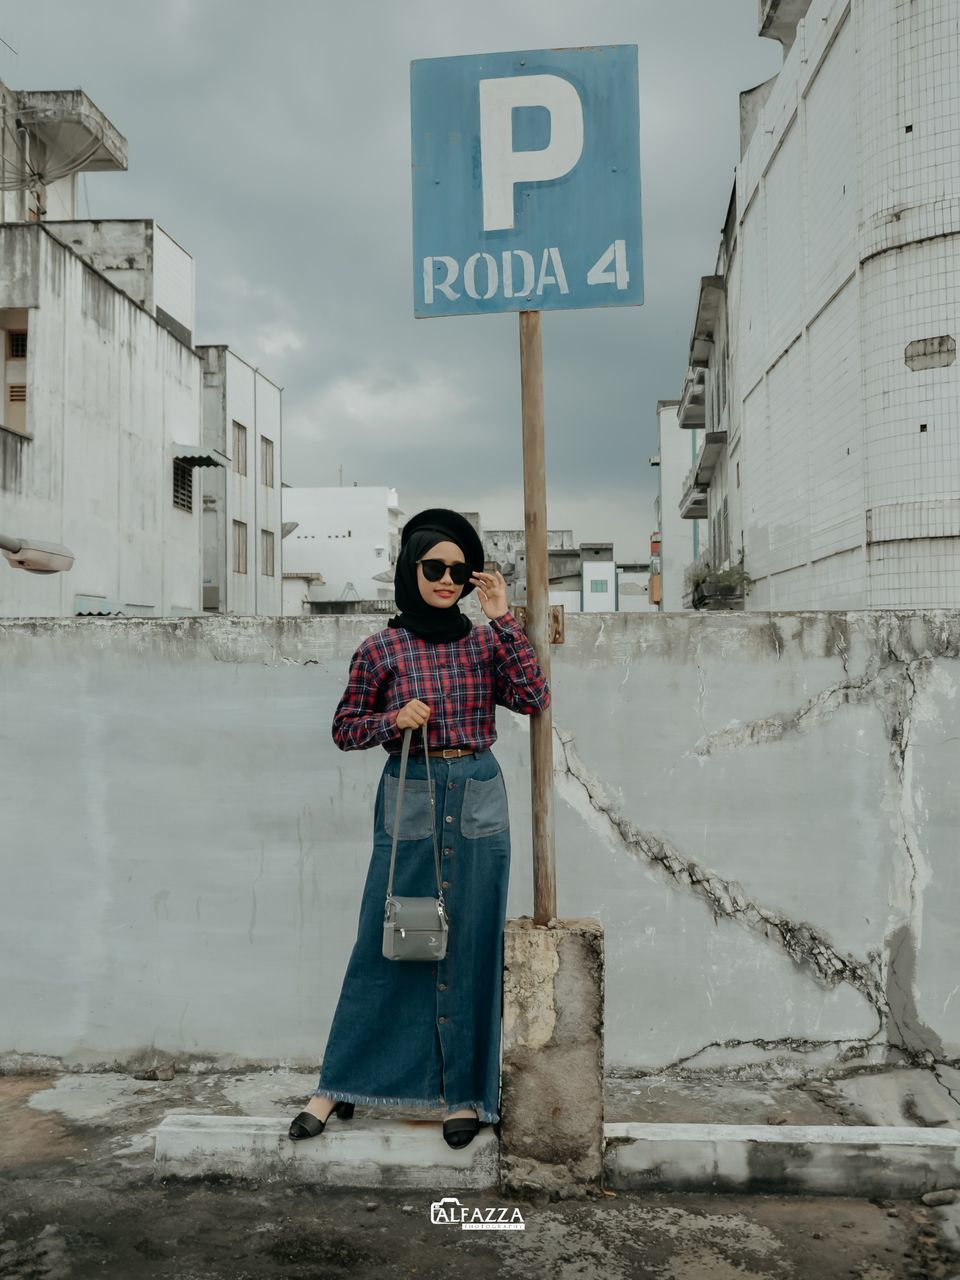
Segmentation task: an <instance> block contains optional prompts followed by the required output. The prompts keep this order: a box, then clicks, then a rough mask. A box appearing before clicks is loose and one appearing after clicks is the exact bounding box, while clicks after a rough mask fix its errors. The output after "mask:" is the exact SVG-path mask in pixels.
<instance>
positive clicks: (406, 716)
mask: <svg viewBox="0 0 960 1280" xmlns="http://www.w3.org/2000/svg"><path fill="white" fill-rule="evenodd" d="M429 719H430V708H429V707H428V706H427V704H426V703H425V702H421V701H420V700H419V698H412V699H411V700H410V701H409V702H408V703H407V705H406V706H405V707H401V708H400V710H399V711H398V712H397V728H398V729H419V728H420V727H421V725H425V724H426V723H427V721H428V720H429Z"/></svg>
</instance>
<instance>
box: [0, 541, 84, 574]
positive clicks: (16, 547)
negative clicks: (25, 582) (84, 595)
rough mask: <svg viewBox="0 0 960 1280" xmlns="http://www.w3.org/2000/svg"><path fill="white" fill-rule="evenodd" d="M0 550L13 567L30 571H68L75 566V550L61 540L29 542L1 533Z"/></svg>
mask: <svg viewBox="0 0 960 1280" xmlns="http://www.w3.org/2000/svg"><path fill="white" fill-rule="evenodd" d="M0 551H2V552H3V554H4V556H5V557H6V560H7V563H8V564H9V565H10V566H11V568H13V569H26V571H27V572H28V573H66V571H67V570H68V569H72V568H73V559H74V556H73V552H72V551H71V550H70V549H69V547H65V546H64V545H63V544H62V543H61V542H28V541H27V539H26V538H8V537H5V536H4V535H3V534H2V533H0Z"/></svg>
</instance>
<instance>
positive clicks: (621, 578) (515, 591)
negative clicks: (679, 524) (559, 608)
mask: <svg viewBox="0 0 960 1280" xmlns="http://www.w3.org/2000/svg"><path fill="white" fill-rule="evenodd" d="M483 546H484V552H485V554H486V559H487V563H488V564H496V565H499V567H500V569H501V571H502V572H503V575H504V577H505V578H506V580H507V595H508V599H509V600H510V602H511V603H512V604H518V605H522V604H524V603H525V602H526V598H527V557H526V535H525V533H524V530H523V529H489V530H487V531H486V532H485V533H484V534H483ZM547 559H548V573H549V579H550V597H549V599H550V604H552V605H563V607H564V610H565V611H567V612H570V613H583V612H588V613H598V612H616V611H621V612H629V613H639V612H644V611H646V610H647V609H648V608H650V607H651V604H650V601H649V597H648V594H647V591H648V579H649V576H650V566H649V564H639V563H636V562H631V563H628V564H617V563H616V562H615V561H614V557H613V544H612V543H609V542H604V543H588V542H584V543H581V544H580V545H579V546H576V547H575V546H574V544H573V530H572V529H550V530H548V532H547ZM587 596H589V597H590V598H589V599H587Z"/></svg>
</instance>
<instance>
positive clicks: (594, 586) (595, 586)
mask: <svg viewBox="0 0 960 1280" xmlns="http://www.w3.org/2000/svg"><path fill="white" fill-rule="evenodd" d="M609 590H610V583H609V581H608V580H607V579H606V578H591V579H590V593H591V595H600V594H602V593H603V592H606V591H609Z"/></svg>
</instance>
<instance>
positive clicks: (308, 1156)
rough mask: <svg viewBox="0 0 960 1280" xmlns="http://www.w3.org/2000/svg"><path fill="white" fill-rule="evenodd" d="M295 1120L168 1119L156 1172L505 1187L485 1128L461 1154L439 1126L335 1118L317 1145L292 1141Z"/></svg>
mask: <svg viewBox="0 0 960 1280" xmlns="http://www.w3.org/2000/svg"><path fill="white" fill-rule="evenodd" d="M289 1127H290V1119H289V1117H287V1118H285V1119H277V1118H273V1117H268V1118H265V1117H259V1116H218V1115H197V1114H196V1113H195V1112H190V1113H184V1114H178V1113H176V1112H173V1113H171V1114H170V1115H168V1116H166V1117H165V1118H164V1119H163V1120H162V1121H161V1122H160V1124H159V1125H158V1126H157V1139H156V1149H155V1156H154V1160H155V1166H156V1172H157V1173H158V1174H159V1175H160V1176H163V1177H167V1176H169V1177H180V1178H191V1177H198V1176H203V1175H210V1174H221V1175H222V1174H227V1175H230V1176H232V1177H245V1178H255V1179H270V1178H280V1179H284V1180H287V1181H290V1182H308V1183H313V1184H316V1185H319V1186H331V1187H397V1188H406V1187H409V1188H418V1187H419V1188H428V1189H431V1190H436V1189H437V1188H443V1189H444V1190H445V1191H446V1190H448V1189H450V1190H455V1189H469V1190H486V1189H489V1188H491V1187H497V1186H498V1185H499V1181H500V1169H499V1163H500V1161H499V1143H498V1141H497V1138H496V1135H495V1134H494V1132H493V1130H492V1129H489V1128H484V1129H481V1130H480V1132H479V1133H478V1134H477V1136H476V1137H475V1138H474V1140H473V1141H472V1142H471V1143H470V1145H469V1146H468V1147H466V1148H464V1150H463V1151H455V1150H454V1149H453V1148H452V1147H448V1146H447V1144H446V1143H445V1142H444V1140H443V1134H442V1132H441V1126H440V1123H439V1121H417V1120H409V1121H408V1120H386V1121H385V1120H362V1119H359V1118H354V1119H353V1120H349V1121H341V1120H339V1119H334V1120H333V1121H332V1123H328V1126H327V1128H326V1129H324V1131H323V1134H322V1135H320V1137H319V1138H308V1139H306V1140H305V1141H303V1142H291V1141H290V1139H289V1138H288V1137H287V1130H288V1129H289Z"/></svg>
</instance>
